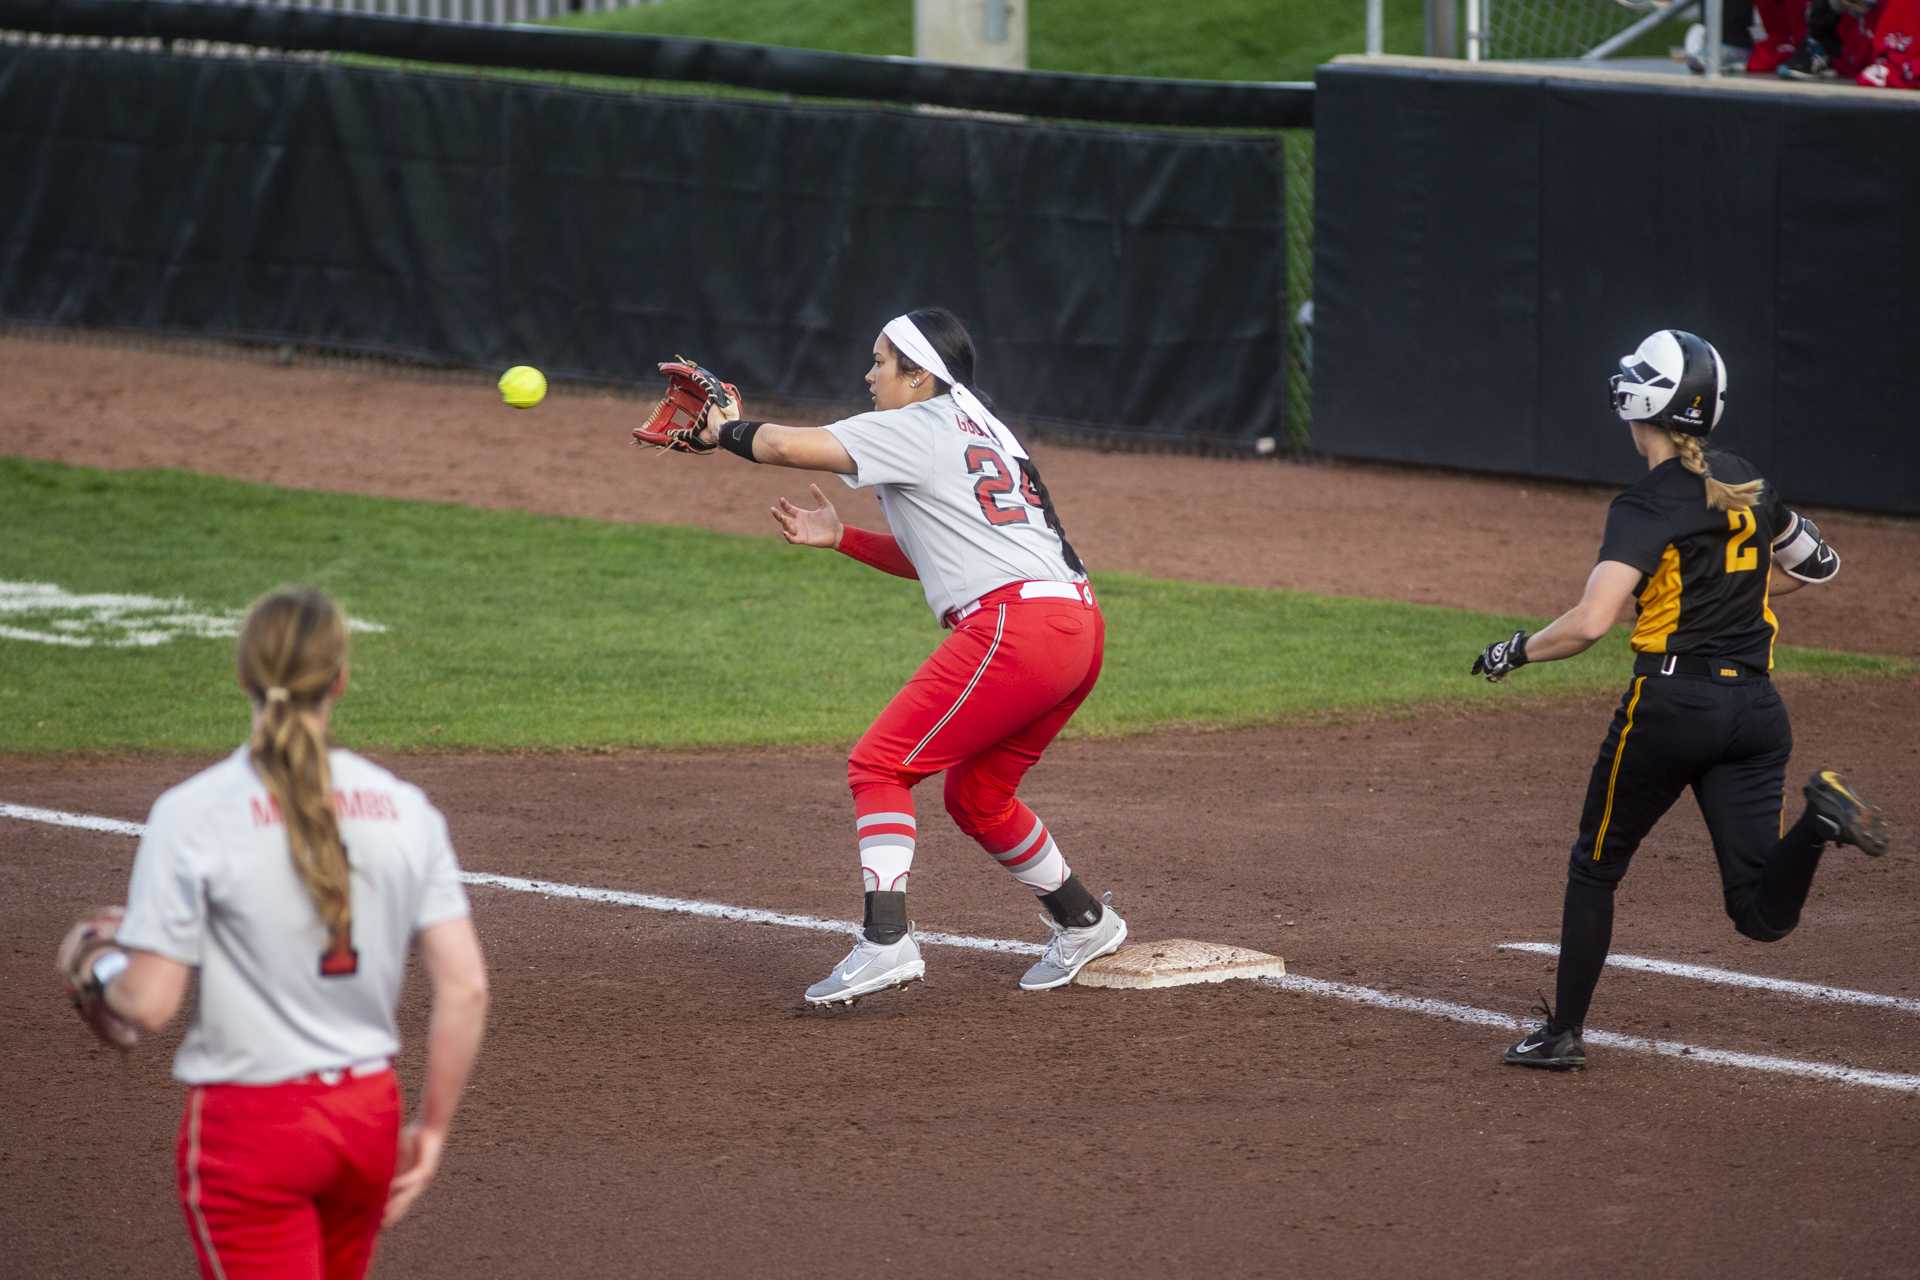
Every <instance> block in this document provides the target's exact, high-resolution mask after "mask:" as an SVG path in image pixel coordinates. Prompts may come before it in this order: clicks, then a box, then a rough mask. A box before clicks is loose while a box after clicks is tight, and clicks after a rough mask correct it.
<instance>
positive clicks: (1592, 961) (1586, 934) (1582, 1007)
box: [1552, 879, 1613, 1031]
mask: <svg viewBox="0 0 1920 1280" xmlns="http://www.w3.org/2000/svg"><path fill="white" fill-rule="evenodd" d="M1612 945H1613V886H1612V885H1610V884H1599V883H1595V882H1593V881H1589V880H1573V879H1569V880H1568V881H1567V897H1566V903H1565V905H1564V906H1563V907H1562V908H1561V912H1560V971H1559V974H1558V975H1557V977H1556V978H1555V981H1554V1008H1553V1018H1552V1022H1553V1024H1554V1028H1553V1029H1554V1030H1556V1031H1558V1030H1561V1029H1563V1028H1566V1027H1582V1026H1585V1025H1586V1021H1587V1006H1588V1005H1590V1004H1592V1003H1593V989H1594V987H1596V986H1598V985H1599V983H1600V969H1601V966H1603V965H1605V964H1606V962H1607V949H1608V948H1609V947H1611V946H1612Z"/></svg>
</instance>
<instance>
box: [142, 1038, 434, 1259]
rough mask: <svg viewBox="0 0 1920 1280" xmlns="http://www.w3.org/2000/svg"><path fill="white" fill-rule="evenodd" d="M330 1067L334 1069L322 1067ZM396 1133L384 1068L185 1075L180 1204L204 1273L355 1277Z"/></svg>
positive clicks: (373, 1231)
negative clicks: (257, 1080)
mask: <svg viewBox="0 0 1920 1280" xmlns="http://www.w3.org/2000/svg"><path fill="white" fill-rule="evenodd" d="M329 1078H336V1077H331V1076H330V1077H329ZM399 1141H400V1091H399V1088H398V1086H397V1085H396V1083H395V1081H394V1076H393V1072H392V1071H390V1070H388V1071H379V1072H376V1073H374V1074H371V1075H365V1076H351V1075H342V1076H339V1077H337V1083H333V1084H328V1083H326V1082H325V1081H323V1080H321V1079H318V1078H316V1077H312V1076H309V1077H306V1078H304V1079H301V1080H296V1081H291V1082H289V1083H286V1084H275V1085H243V1084H214V1085H195V1086H194V1087H193V1088H191V1089H190V1090H188V1092H187V1109H186V1112H185V1113H184V1114H183V1115H182V1116H181V1117H180V1143H179V1149H178V1171H179V1176H180V1207H181V1209H182V1211H183V1212H184V1213H185V1215H186V1219H187V1232H188V1234H189V1235H191V1236H192V1237H193V1248H194V1252H195V1253H197V1254H198V1255H199V1258H200V1274H201V1275H202V1276H203V1277H206V1280H269V1278H270V1277H271V1278H272V1280H359V1278H360V1277H361V1276H363V1275H365V1274H366V1270H367V1266H368V1264H369V1263H371V1262H372V1261H373V1246H374V1239H375V1237H377V1236H378V1235H379V1233H380V1218H381V1215H382V1214H383V1213H385V1212H386V1206H387V1186H388V1184H389V1183H391V1182H392V1181H393V1166H394V1160H395V1158H396V1155H397V1153H398V1147H399Z"/></svg>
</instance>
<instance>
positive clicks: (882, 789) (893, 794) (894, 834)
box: [853, 782, 919, 893]
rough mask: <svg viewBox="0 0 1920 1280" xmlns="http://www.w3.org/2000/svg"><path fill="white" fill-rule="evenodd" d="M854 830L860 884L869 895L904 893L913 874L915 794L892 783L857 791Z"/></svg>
mask: <svg viewBox="0 0 1920 1280" xmlns="http://www.w3.org/2000/svg"><path fill="white" fill-rule="evenodd" d="M853 815H854V817H853V826H854V832H855V835H856V836H857V838H858V840H859V842H860V883H861V887H862V888H864V889H865V890H867V892H869V893H872V892H881V893H904V892H906V888H907V877H908V875H909V874H910V873H911V872H912V870H913V847H914V840H915V837H916V836H917V834H918V832H919V825H918V824H917V823H916V822H915V821H914V817H913V792H911V791H909V790H907V789H906V788H905V787H902V786H897V785H895V784H892V783H886V782H874V783H866V784H863V785H861V786H858V787H855V788H854V792H853Z"/></svg>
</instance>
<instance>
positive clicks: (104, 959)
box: [89, 948, 128, 988]
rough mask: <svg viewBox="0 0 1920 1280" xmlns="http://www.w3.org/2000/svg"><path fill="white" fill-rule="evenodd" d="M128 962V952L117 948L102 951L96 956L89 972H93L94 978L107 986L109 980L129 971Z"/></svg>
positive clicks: (101, 984)
mask: <svg viewBox="0 0 1920 1280" xmlns="http://www.w3.org/2000/svg"><path fill="white" fill-rule="evenodd" d="M127 964H128V961H127V953H126V952H124V951H121V950H119V949H117V948H116V949H115V950H112V951H102V952H101V953H100V954H99V955H97V956H95V957H94V958H93V964H92V965H91V966H90V967H89V972H91V973H92V974H93V980H94V981H95V982H97V983H99V984H100V986H101V987H102V988H105V987H106V985H107V984H108V983H109V982H112V981H113V980H114V979H115V978H117V977H119V976H120V975H121V974H123V973H125V972H126V971H127Z"/></svg>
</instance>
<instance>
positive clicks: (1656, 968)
mask: <svg viewBox="0 0 1920 1280" xmlns="http://www.w3.org/2000/svg"><path fill="white" fill-rule="evenodd" d="M1500 950H1502V951H1530V952H1532V953H1534V954H1535V955H1543V956H1557V955H1559V954H1560V948H1559V947H1558V946H1556V945H1554V944H1553V943H1551V942H1503V943H1501V944H1500ZM1607 963H1608V964H1610V965H1615V966H1617V967H1619V968H1622V969H1638V970H1640V971H1641V972H1643V973H1664V974H1666V975H1667V976H1668V977H1673V978H1693V979H1696V980H1698V981H1700V982H1718V983H1720V984H1721V985H1723V986H1728V987H1752V988H1754V989H1755V990H1759V991H1777V992H1779V993H1780V994H1781V995H1786V996H1798V997H1800V998H1801V999H1802V1000H1825V1001H1827V1002H1829V1003H1831V1004H1864V1005H1872V1006H1873V1007H1875V1008H1878V1009H1899V1010H1901V1011H1902V1012H1904V1013H1920V1000H1915V999H1912V998H1910V997H1908V996H1883V995H1881V994H1880V993H1879V992H1877V991H1853V990H1849V989H1848V988H1846V987H1825V986H1821V985H1820V984H1819V983H1817V982H1795V981H1793V980H1792V979H1790V978H1766V977H1762V976H1761V975H1759V974H1757V973H1741V972H1740V971H1739V970H1738V969H1714V968H1710V967H1708V966H1707V965H1703V964H1681V963H1679V962H1678V961H1675V960H1655V959H1652V958H1651V957H1649V956H1608V957H1607Z"/></svg>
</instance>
